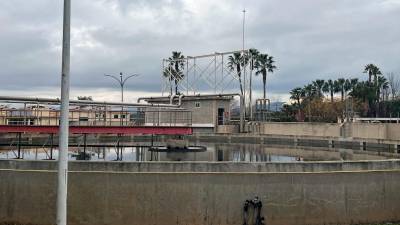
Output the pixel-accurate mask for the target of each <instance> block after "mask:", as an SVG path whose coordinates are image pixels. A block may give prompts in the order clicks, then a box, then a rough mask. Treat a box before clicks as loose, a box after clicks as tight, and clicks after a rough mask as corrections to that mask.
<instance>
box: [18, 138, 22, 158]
mask: <svg viewBox="0 0 400 225" xmlns="http://www.w3.org/2000/svg"><path fill="white" fill-rule="evenodd" d="M17 159H22V157H21V133H18V156H17Z"/></svg>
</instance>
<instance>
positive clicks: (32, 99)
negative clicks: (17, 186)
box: [0, 96, 179, 108]
mask: <svg viewBox="0 0 400 225" xmlns="http://www.w3.org/2000/svg"><path fill="white" fill-rule="evenodd" d="M139 99H140V100H144V99H146V98H139ZM0 102H9V103H28V102H32V103H37V102H40V103H47V104H51V103H54V104H60V102H61V101H60V99H59V98H35V97H14V96H0ZM69 103H70V105H96V106H104V105H109V106H131V107H161V108H178V107H179V105H170V104H152V103H125V102H106V101H104V102H101V101H87V100H69Z"/></svg>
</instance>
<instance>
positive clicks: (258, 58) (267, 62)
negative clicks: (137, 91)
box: [163, 48, 277, 98]
mask: <svg viewBox="0 0 400 225" xmlns="http://www.w3.org/2000/svg"><path fill="white" fill-rule="evenodd" d="M167 62H168V65H167V66H166V67H165V69H164V71H163V75H164V77H166V78H168V79H169V81H170V82H171V83H174V84H175V94H178V93H179V91H178V87H179V82H180V81H182V80H183V78H184V76H185V75H184V72H183V71H184V69H185V56H184V55H183V54H182V53H181V52H177V51H173V52H172V56H171V57H169V58H168V60H167ZM246 66H249V68H250V72H251V73H253V71H255V74H256V75H257V76H262V81H263V96H264V98H266V83H267V74H268V73H273V72H274V71H275V70H276V69H277V67H276V66H275V61H274V57H273V56H270V55H268V54H263V53H260V52H259V51H258V50H257V49H254V48H251V49H249V51H246V52H245V53H241V52H235V53H233V54H232V55H230V56H229V57H228V62H227V67H228V69H229V70H230V71H231V72H235V75H236V76H237V78H238V80H239V87H240V92H241V94H242V95H243V94H244V88H243V81H242V79H243V77H242V75H243V71H244V69H245V68H246ZM170 94H172V85H171V89H170Z"/></svg>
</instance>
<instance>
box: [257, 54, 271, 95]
mask: <svg viewBox="0 0 400 225" xmlns="http://www.w3.org/2000/svg"><path fill="white" fill-rule="evenodd" d="M274 63H275V61H274V57H272V56H269V55H268V54H260V55H259V57H258V60H257V61H256V66H255V67H256V68H257V71H256V75H259V74H262V79H263V87H264V95H263V96H264V99H265V98H266V96H265V92H266V84H267V73H268V72H270V73H273V72H274V70H275V69H276V66H275V65H274Z"/></svg>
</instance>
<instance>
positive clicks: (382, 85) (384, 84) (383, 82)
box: [376, 76, 389, 102]
mask: <svg viewBox="0 0 400 225" xmlns="http://www.w3.org/2000/svg"><path fill="white" fill-rule="evenodd" d="M387 88H389V82H388V81H387V79H386V78H385V77H384V76H378V79H377V83H376V92H377V93H376V99H377V101H378V102H379V100H380V96H381V92H382V91H383V90H385V89H387ZM382 97H383V98H382V100H383V101H385V97H384V96H382Z"/></svg>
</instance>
